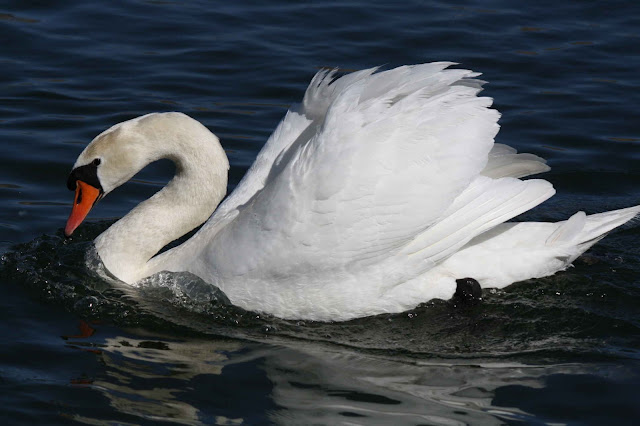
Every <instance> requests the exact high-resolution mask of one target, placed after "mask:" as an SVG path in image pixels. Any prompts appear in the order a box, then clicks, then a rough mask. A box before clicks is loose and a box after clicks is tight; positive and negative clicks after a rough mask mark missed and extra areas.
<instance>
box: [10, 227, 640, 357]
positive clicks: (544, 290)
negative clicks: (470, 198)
mask: <svg viewBox="0 0 640 426" xmlns="http://www.w3.org/2000/svg"><path fill="white" fill-rule="evenodd" d="M109 224H110V223H103V222H102V223H89V224H86V225H85V226H83V228H82V229H80V230H79V232H78V233H77V235H74V238H73V239H65V238H64V237H63V235H62V232H61V231H59V232H58V233H56V234H55V235H52V236H51V235H43V236H41V237H39V238H36V239H35V240H33V241H30V242H28V243H24V244H20V245H17V246H14V247H13V248H12V249H11V250H9V251H8V252H7V253H5V254H4V255H3V256H2V258H1V261H0V274H1V276H2V277H4V280H2V282H3V285H4V287H5V291H13V289H12V288H7V287H11V286H18V287H20V288H22V289H24V290H25V291H26V292H27V293H28V294H29V296H30V297H33V298H36V299H39V300H41V301H43V302H44V303H54V304H57V305H61V306H63V307H64V308H65V309H66V310H68V311H70V312H73V313H74V314H77V315H78V316H80V317H81V318H84V319H88V320H101V321H106V322H109V323H113V324H115V325H117V326H120V327H143V328H147V329H150V330H154V331H161V332H163V333H172V332H175V333H179V334H180V335H185V333H186V334H190V335H199V336H224V337H232V338H240V339H249V340H253V341H270V342H282V341H290V340H291V339H293V340H304V341H307V342H316V343H320V344H323V345H340V346H346V347H350V348H356V349H359V350H365V351H369V352H376V353H381V354H385V355H389V354H390V353H394V354H396V355H404V356H407V357H421V358H424V357H425V356H426V357H433V356H437V357H458V358H460V357H471V358H472V357H479V356H482V357H487V356H488V357H502V358H504V357H507V358H509V357H514V356H516V357H519V358H520V359H522V358H523V357H527V356H532V355H535V356H536V357H538V358H540V357H541V356H542V357H549V358H554V359H557V358H558V357H560V358H563V359H565V358H566V357H567V356H568V357H569V358H571V357H575V356H584V354H585V353H586V354H591V355H593V356H596V357H601V356H605V357H611V356H613V357H620V356H622V357H627V358H640V323H639V321H638V319H637V318H635V317H633V318H632V317H629V316H628V314H625V313H628V312H632V311H633V310H632V309H631V310H630V309H629V308H628V305H629V304H636V306H637V304H638V302H640V290H638V288H637V287H636V286H635V285H629V286H628V287H620V286H619V285H611V284H610V283H609V281H608V280H607V277H610V276H611V274H612V269H613V267H615V273H616V274H618V275H619V276H617V277H616V282H620V276H623V277H633V276H636V275H637V271H636V268H637V265H635V263H634V264H632V265H630V266H628V265H626V264H625V263H624V260H621V258H620V255H619V253H618V252H617V251H616V250H611V249H610V251H611V253H608V252H604V251H601V252H600V253H596V254H595V255H591V256H590V257H587V258H585V259H584V260H583V261H582V262H581V264H580V265H579V267H578V268H579V271H576V270H570V271H568V272H565V273H562V274H558V275H556V276H554V277H549V278H544V279H539V280H532V281H528V282H523V283H519V284H515V285H512V286H511V287H509V288H507V289H505V290H488V291H487V290H485V292H484V294H483V301H482V303H480V304H478V305H475V306H458V305H456V304H455V303H453V302H448V301H441V300H432V301H429V302H427V303H424V304H422V305H420V306H418V307H416V308H415V309H413V310H411V311H409V312H405V313H402V314H388V315H378V316H375V317H368V318H360V319H356V320H352V321H347V322H342V323H319V322H313V321H285V320H281V319H278V318H274V317H271V316H269V315H264V314H261V313H255V312H248V311H245V310H243V309H241V308H238V307H236V306H233V305H232V304H230V302H229V299H228V298H227V297H226V295H225V294H224V293H223V292H222V291H220V290H218V289H216V288H215V287H212V286H211V285H209V284H208V283H206V282H204V281H203V280H201V279H200V278H198V277H196V276H194V275H192V274H190V273H186V272H181V273H170V272H162V273H160V274H157V275H155V276H153V277H150V278H147V279H145V280H143V281H142V282H141V283H140V286H139V287H132V286H128V285H126V284H124V283H120V282H119V281H118V280H117V279H115V278H113V277H111V276H110V275H109V273H108V271H106V270H104V267H103V266H102V265H101V262H100V261H99V258H98V257H97V254H96V253H95V249H94V248H93V245H92V243H91V241H92V240H93V238H95V237H96V236H97V235H98V234H99V233H100V232H102V231H103V230H104V229H105V228H106V227H107V226H108V225H109ZM578 268H576V269H578ZM619 304H623V305H624V306H618V305H619ZM620 348H624V350H622V349H620Z"/></svg>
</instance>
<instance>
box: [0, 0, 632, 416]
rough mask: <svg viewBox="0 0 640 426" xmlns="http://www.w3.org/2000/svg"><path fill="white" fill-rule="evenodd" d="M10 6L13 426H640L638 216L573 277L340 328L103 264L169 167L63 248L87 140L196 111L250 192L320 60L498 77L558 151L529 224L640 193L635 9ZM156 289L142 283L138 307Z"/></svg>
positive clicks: (136, 184) (505, 119) (0, 284)
mask: <svg viewBox="0 0 640 426" xmlns="http://www.w3.org/2000/svg"><path fill="white" fill-rule="evenodd" d="M56 3H57V4H54V2H41V1H26V0H21V1H6V2H3V4H2V5H1V6H0V39H1V40H2V43H0V66H1V70H2V72H0V98H1V102H0V205H1V206H0V254H2V260H1V263H0V291H1V292H2V294H3V297H2V300H1V301H0V320H1V321H0V323H1V324H2V334H1V335H0V336H1V337H0V339H2V340H1V345H0V389H2V391H1V393H0V418H3V424H34V423H45V424H67V423H72V422H81V423H87V424H155V423H157V422H158V421H165V422H175V423H181V424H201V423H205V424H251V425H253V424H296V425H297V424H327V425H335V424H366V425H375V424H385V425H386V424H394V425H399V424H411V425H418V424H429V425H459V424H474V425H475V424H517V423H531V424H546V423H554V424H572V425H583V424H585V425H586V424H616V425H622V424H638V423H639V422H640V408H638V397H637V389H638V386H639V385H640V321H639V320H638V318H640V315H639V314H640V308H639V307H640V279H639V277H640V255H638V249H639V248H640V241H639V238H638V236H640V227H638V226H637V225H631V226H627V227H624V228H623V229H620V230H618V231H616V232H614V233H612V234H611V235H609V236H608V237H607V238H606V239H605V240H603V241H602V242H600V243H599V244H598V245H597V246H595V247H594V248H593V249H592V250H591V251H590V252H589V253H588V254H587V255H586V256H584V257H583V258H582V259H581V260H578V261H577V262H576V264H575V267H574V268H571V269H570V270H568V271H566V272H564V273H560V274H557V275H556V276H554V277H550V278H545V279H539V280H530V281H527V282H523V283H518V284H515V285H512V286H511V287H508V288H507V289H505V290H501V291H485V294H484V301H483V303H481V304H480V305H478V306H472V307H466V308H462V307H456V306H453V305H452V304H450V303H447V302H444V301H432V302H429V303H426V304H424V305H422V306H420V307H418V308H416V309H415V310H412V311H411V312H408V313H403V314H398V315H384V316H378V317H374V318H363V319H359V320H354V321H350V322H347V323H341V324H321V323H312V322H295V321H282V320H278V319H276V318H270V317H265V316H263V315H257V314H255V313H251V312H245V311H242V310H240V309H237V308H234V307H232V306H227V305H225V304H224V303H222V302H221V301H220V300H217V299H212V300H207V301H205V302H203V301H202V300H196V299H193V298H192V297H190V295H189V294H177V293H175V292H172V291H170V290H166V289H158V288H156V289H148V290H147V291H146V293H144V294H137V295H136V296H137V297H133V296H131V295H130V294H127V292H126V291H123V290H122V289H115V288H111V287H109V286H108V285H107V284H106V283H103V282H101V281H100V280H99V279H98V278H95V277H93V276H92V275H90V274H89V273H88V272H87V270H86V268H85V266H84V260H83V259H84V253H85V251H86V250H87V249H88V248H89V245H90V241H91V240H92V239H93V238H94V237H95V236H96V235H98V234H99V233H100V232H101V231H102V230H104V229H105V228H106V227H107V226H109V224H110V223H112V222H113V221H114V220H115V219H116V218H118V217H121V216H123V215H124V214H125V213H126V212H127V211H128V210H129V209H131V208H132V207H133V206H135V205H136V204H137V203H138V202H139V201H140V200H142V199H144V198H146V197H148V196H150V195H151V194H153V193H154V192H155V191H157V190H158V189H159V188H161V187H162V185H163V184H164V183H165V182H166V181H167V180H168V179H169V178H170V176H171V173H172V172H173V169H172V166H171V165H170V164H168V163H162V162H161V163H158V164H154V165H152V166H151V167H149V168H147V169H146V170H144V171H143V172H141V173H140V174H139V175H138V176H136V178H135V179H134V181H132V182H130V183H129V184H127V185H125V186H123V187H121V188H119V189H118V190H117V191H116V192H114V193H113V194H110V195H109V197H107V198H106V199H105V200H103V201H102V202H101V203H100V204H99V205H98V206H97V207H96V208H95V209H94V211H92V213H91V215H90V217H89V222H88V223H86V224H85V225H83V227H81V229H79V230H78V233H77V235H76V236H75V237H74V238H73V239H72V240H68V241H65V240H64V238H63V237H62V231H61V230H62V227H63V226H64V224H65V222H66V218H67V216H68V214H69V210H70V207H71V201H72V195H73V194H72V193H70V192H69V191H68V190H67V189H66V185H65V184H66V178H67V175H68V173H69V171H70V169H71V166H72V164H73V162H74V161H75V159H76V157H77V155H78V154H79V152H80V151H81V150H82V149H83V147H84V146H85V145H86V144H87V143H88V142H89V141H90V140H91V139H92V138H93V137H94V136H95V135H97V134H98V133H100V132H101V131H102V130H104V129H106V128H107V127H109V126H111V125H113V124H115V123H117V122H120V121H123V120H126V119H129V118H132V117H135V116H138V115H142V114H146V113H149V112H153V111H172V110H178V111H183V112H185V113H187V114H189V115H191V116H193V117H194V118H196V119H198V120H200V121H201V122H203V123H204V124H205V125H207V126H208V127H209V128H210V129H211V130H212V131H214V132H215V133H216V134H217V135H219V136H220V137H221V140H222V143H223V144H224V146H225V148H226V149H227V154H228V156H229V158H230V162H231V170H230V188H229V189H230V190H231V189H233V187H234V185H235V184H237V182H238V181H239V180H240V178H241V177H242V176H243V174H244V173H245V172H246V170H247V169H248V167H249V166H250V165H251V163H252V161H253V159H254V158H255V156H256V155H257V152H258V151H259V149H260V148H261V146H262V144H263V143H264V142H265V141H266V139H267V138H268V136H269V134H270V132H271V130H272V129H273V128H274V127H275V126H276V124H277V123H278V121H279V120H280V119H281V118H282V116H283V115H284V113H285V112H286V110H287V108H288V106H289V105H290V104H292V103H294V102H298V101H299V100H300V99H301V97H302V94H303V93H304V89H305V88H306V85H307V84H308V82H309V80H310V78H311V77H312V76H313V74H314V73H315V72H316V71H317V70H318V69H319V68H321V67H327V66H329V67H335V66H338V67H340V68H343V69H346V70H352V69H361V68H365V67H371V66H375V65H385V66H387V67H393V66H397V65H402V64H409V63H421V62H429V61H435V60H449V61H455V62H459V63H461V64H462V66H464V67H465V68H469V69H473V70H475V71H480V72H482V73H483V78H484V79H486V80H488V81H489V82H490V84H489V85H487V86H486V92H485V93H486V94H487V95H488V96H491V97H493V98H494V99H495V107H496V108H497V109H499V110H500V111H501V112H502V114H503V116H502V119H501V121H500V123H501V125H502V129H501V131H500V133H499V135H498V137H497V142H501V143H507V144H510V145H512V146H514V147H516V148H517V149H518V150H520V151H525V152H532V153H535V154H537V155H540V156H542V157H544V158H546V159H548V162H549V165H550V166H551V168H552V171H551V172H549V173H547V174H545V175H544V176H543V177H544V178H545V179H547V180H549V181H551V182H552V183H553V184H554V186H555V188H556V189H557V191H558V194H557V195H556V196H555V197H554V198H552V199H551V200H549V201H548V202H546V203H545V204H543V205H542V206H540V207H538V208H536V209H534V210H533V211H531V212H528V213H526V214H525V215H523V216H522V217H521V218H520V219H522V220H562V219H564V218H567V217H568V216H569V215H571V214H572V213H574V212H575V211H577V210H585V211H586V212H587V213H595V212H599V211H604V210H610V209H614V208H622V207H627V206H631V205H636V204H640V172H639V169H638V167H637V164H638V161H639V160H640V150H639V148H640V120H639V119H638V105H640V90H639V89H640V73H638V70H639V69H640V48H639V47H638V46H640V31H639V29H640V20H639V19H638V16H640V3H638V2H623V1H607V2H590V3H586V2H551V1H539V2H530V3H528V4H524V3H523V4H521V5H515V4H514V2H509V1H506V0H496V1H485V2H479V1H478V2H473V1H469V2H457V3H455V4H452V3H450V2H444V1H442V2H437V1H433V2H422V1H405V2H402V3H397V4H396V3H393V2H380V1H373V2H371V1H369V2H365V1H350V2H327V1H325V2H311V1H305V2H293V1H284V0H276V1H272V2H226V3H222V2H220V3H214V2H207V1H190V2H172V1H133V0H128V1H120V2H98V1H92V0H88V1H87V0H85V1H65V2H56ZM139 296H144V298H143V299H140V297H139Z"/></svg>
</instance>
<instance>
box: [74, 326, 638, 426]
mask: <svg viewBox="0 0 640 426" xmlns="http://www.w3.org/2000/svg"><path fill="white" fill-rule="evenodd" d="M100 346H102V348H101V350H100V352H101V353H100V354H99V355H98V356H99V357H100V359H101V360H102V362H103V365H104V372H103V374H101V375H100V377H98V378H96V379H95V380H94V382H93V384H92V389H94V390H98V391H100V392H101V393H102V394H103V395H105V396H106V397H107V398H108V400H109V403H110V406H111V408H112V409H113V410H115V412H114V413H112V416H111V418H100V419H98V418H92V417H91V416H86V415H82V416H81V415H76V416H73V417H74V419H75V420H77V421H80V422H83V423H88V424H104V423H105V422H113V421H116V422H117V423H118V424H125V423H129V422H130V423H135V424H139V423H140V422H141V421H142V422H145V421H149V422H156V421H170V422H174V423H181V424H226V425H230V424H265V423H275V424H282V425H298V424H300V425H302V424H304V425H307V424H309V425H311V424H317V425H354V424H362V425H365V424H366V425H389V424H393V425H418V424H430V425H466V424H474V425H475V424H486V425H493V424H495V425H498V424H505V422H510V421H524V422H529V421H536V422H540V421H541V420H542V421H543V422H547V421H554V420H556V419H554V418H553V416H552V415H551V417H549V418H545V412H544V410H542V411H539V412H536V410H537V409H538V408H540V407H536V405H535V404H531V403H529V404H528V405H527V404H526V403H525V402H524V401H522V398H521V396H522V395H521V394H522V390H523V389H524V390H527V392H529V393H530V394H532V395H535V392H537V391H538V390H546V391H548V392H546V393H547V397H550V398H551V399H554V396H553V395H552V394H550V393H553V392H554V389H552V388H548V385H547V383H548V380H549V378H550V377H551V378H553V377H555V378H557V377H563V378H564V379H563V380H565V382H566V383H567V384H568V385H567V386H564V388H562V392H564V393H558V395H557V400H556V402H557V403H559V404H564V405H565V406H564V411H565V412H567V411H569V412H571V410H569V409H568V407H569V406H570V405H571V404H572V402H571V401H570V399H571V397H573V398H575V397H579V396H580V390H576V391H575V392H577V393H575V392H574V394H573V395H567V393H566V391H567V389H568V388H571V386H572V385H571V383H572V380H574V381H575V380H576V379H575V378H584V377H587V375H588V377H591V378H592V379H593V380H592V382H593V383H596V384H597V383H604V382H608V383H613V382H615V383H620V382H621V381H624V377H625V376H627V377H628V376H629V372H630V371H635V373H637V368H636V369H635V370H634V366H631V367H628V366H625V365H624V364H596V365H593V364H560V365H557V364H556V365H525V364H521V363H515V362H514V363H508V362H495V361H493V362H482V361H478V360H466V361H465V360H449V361H446V362H445V361H440V362H438V361H429V362H424V361H410V360H406V359H405V360H403V361H398V360H395V359H386V358H381V357H378V356H373V355H367V354H359V353H352V352H348V351H342V350H336V349H334V348H331V349H327V348H319V347H317V346H311V345H307V344H304V343H301V344H296V345H295V347H294V346H293V345H291V346H289V347H284V346H272V345H266V344H257V343H243V342H239V341H231V340H208V341H204V340H185V341H177V340H172V339H166V338H160V337H158V336H143V337H136V338H133V337H122V336H118V337H113V338H108V339H105V340H104V343H103V345H100ZM629 368H631V370H629ZM632 375H633V374H632ZM636 375H637V374H636ZM594 380H595V382H594ZM576 383H580V380H578V381H576ZM545 387H547V389H545ZM511 390H519V392H520V396H519V397H513V398H511V399H510V398H509V393H510V392H511ZM610 390H611V387H610V386H609V391H610ZM556 391H557V390H556ZM525 393H526V392H525ZM498 394H499V395H500V401H499V404H500V405H501V406H497V404H496V401H497V399H496V395H498ZM567 396H568V397H569V398H568V399H566V400H565V398H567ZM563 401H565V402H563ZM519 406H520V407H522V406H526V407H529V409H530V410H529V411H528V412H527V411H526V410H522V409H520V408H518V407H519ZM564 420H570V419H564Z"/></svg>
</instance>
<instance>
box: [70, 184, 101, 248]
mask: <svg viewBox="0 0 640 426" xmlns="http://www.w3.org/2000/svg"><path fill="white" fill-rule="evenodd" d="M101 197H102V194H101V191H100V190H99V189H98V188H95V187H93V186H91V185H89V184H88V183H85V182H83V181H81V180H79V181H77V182H76V196H75V198H74V200H73V208H72V209H71V214H70V215H69V219H68V220H67V226H65V228H64V235H65V236H66V237H70V236H71V234H73V231H75V230H76V228H77V227H78V226H80V224H81V223H82V221H83V220H84V218H85V217H87V214H89V210H91V208H92V207H93V205H94V204H95V203H96V202H97V201H98V200H99V199H100V198H101Z"/></svg>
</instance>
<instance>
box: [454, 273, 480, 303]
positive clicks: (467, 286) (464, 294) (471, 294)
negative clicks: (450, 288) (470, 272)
mask: <svg viewBox="0 0 640 426" xmlns="http://www.w3.org/2000/svg"><path fill="white" fill-rule="evenodd" d="M456 284H457V288H456V292H455V294H454V295H453V299H452V301H453V302H454V303H456V304H466V305H470V304H471V305H475V304H476V303H478V302H480V301H481V300H482V288H481V287H480V283H478V281H476V280H474V279H473V278H461V279H458V280H456Z"/></svg>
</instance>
